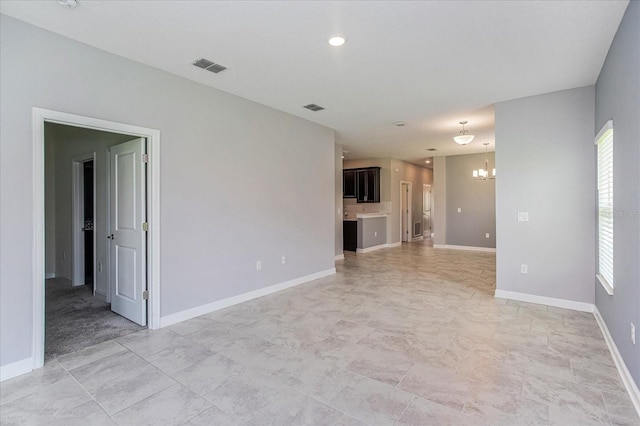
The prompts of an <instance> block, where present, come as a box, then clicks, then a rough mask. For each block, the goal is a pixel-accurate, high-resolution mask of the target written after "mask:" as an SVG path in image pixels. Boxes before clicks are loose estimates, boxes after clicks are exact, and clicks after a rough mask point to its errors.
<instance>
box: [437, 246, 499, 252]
mask: <svg viewBox="0 0 640 426" xmlns="http://www.w3.org/2000/svg"><path fill="white" fill-rule="evenodd" d="M433 248H440V249H451V250H471V251H487V252H491V253H495V252H496V249H495V248H493V247H473V246H456V245H451V244H434V245H433Z"/></svg>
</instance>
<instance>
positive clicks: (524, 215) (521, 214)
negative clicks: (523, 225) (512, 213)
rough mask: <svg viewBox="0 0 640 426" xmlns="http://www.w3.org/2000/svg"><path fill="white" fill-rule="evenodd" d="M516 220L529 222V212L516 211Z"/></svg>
mask: <svg viewBox="0 0 640 426" xmlns="http://www.w3.org/2000/svg"><path fill="white" fill-rule="evenodd" d="M518 222H529V212H518Z"/></svg>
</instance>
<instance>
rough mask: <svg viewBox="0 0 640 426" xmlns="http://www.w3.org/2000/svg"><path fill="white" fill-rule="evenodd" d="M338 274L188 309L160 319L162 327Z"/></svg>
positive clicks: (325, 273) (306, 278)
mask: <svg viewBox="0 0 640 426" xmlns="http://www.w3.org/2000/svg"><path fill="white" fill-rule="evenodd" d="M335 273H336V268H331V269H327V270H325V271H320V272H316V273H315V274H311V275H306V276H304V277H300V278H295V279H293V280H289V281H285V282H282V283H279V284H274V285H271V286H269V287H264V288H260V289H258V290H253V291H249V292H247V293H243V294H239V295H237V296H232V297H228V298H226V299H222V300H218V301H215V302H212V303H208V304H206V305H202V306H196V307H195V308H191V309H187V310H184V311H181V312H176V313H175V314H171V315H167V316H164V317H161V318H160V327H168V326H170V325H173V324H177V323H179V322H182V321H186V320H190V319H191V318H195V317H199V316H200V315H205V314H209V313H211V312H214V311H217V310H220V309H224V308H228V307H229V306H233V305H237V304H238V303H243V302H247V301H249V300H252V299H257V298H258V297H262V296H266V295H268V294H271V293H276V292H278V291H281V290H286V289H288V288H291V287H295V286H297V285H300V284H304V283H307V282H309V281H313V280H317V279H318V278H323V277H326V276H329V275H333V274H335Z"/></svg>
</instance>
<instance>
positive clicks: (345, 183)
mask: <svg viewBox="0 0 640 426" xmlns="http://www.w3.org/2000/svg"><path fill="white" fill-rule="evenodd" d="M342 198H356V170H355V169H349V170H344V171H343V172H342Z"/></svg>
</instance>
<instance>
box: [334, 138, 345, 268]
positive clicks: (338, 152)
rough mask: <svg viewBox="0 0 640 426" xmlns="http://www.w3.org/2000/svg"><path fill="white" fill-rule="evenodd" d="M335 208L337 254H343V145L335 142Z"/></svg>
mask: <svg viewBox="0 0 640 426" xmlns="http://www.w3.org/2000/svg"><path fill="white" fill-rule="evenodd" d="M334 158H335V187H334V190H335V209H334V211H333V213H334V214H335V218H336V226H335V228H336V232H335V255H336V256H341V255H342V254H343V253H344V252H343V247H342V243H343V239H342V220H343V216H344V212H343V211H342V209H343V206H342V145H340V144H335V154H334Z"/></svg>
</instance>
